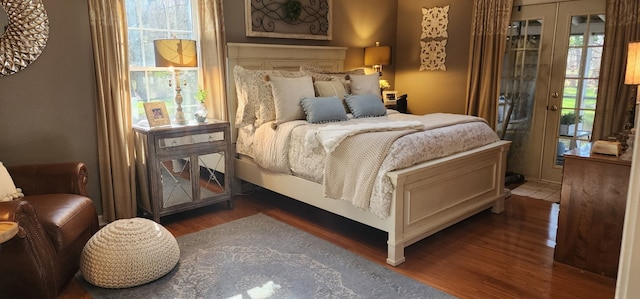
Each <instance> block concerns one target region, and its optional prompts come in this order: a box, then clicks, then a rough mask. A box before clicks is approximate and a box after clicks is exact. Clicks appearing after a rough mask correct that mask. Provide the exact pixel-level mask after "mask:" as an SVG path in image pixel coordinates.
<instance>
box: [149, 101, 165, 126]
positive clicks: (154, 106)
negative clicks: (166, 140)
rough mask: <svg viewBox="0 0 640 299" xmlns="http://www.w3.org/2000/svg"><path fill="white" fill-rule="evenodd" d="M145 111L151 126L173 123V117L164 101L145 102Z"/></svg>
mask: <svg viewBox="0 0 640 299" xmlns="http://www.w3.org/2000/svg"><path fill="white" fill-rule="evenodd" d="M144 112H145V114H146V115H147V120H148V121H149V127H158V126H166V125H170V124H171V118H170V117H169V113H168V112H167V105H165V104H164V102H146V103H144Z"/></svg>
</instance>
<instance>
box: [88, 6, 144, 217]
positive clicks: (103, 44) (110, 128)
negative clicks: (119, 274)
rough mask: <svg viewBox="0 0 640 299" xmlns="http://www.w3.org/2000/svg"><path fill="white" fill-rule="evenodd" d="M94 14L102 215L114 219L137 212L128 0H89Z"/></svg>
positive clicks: (91, 18)
mask: <svg viewBox="0 0 640 299" xmlns="http://www.w3.org/2000/svg"><path fill="white" fill-rule="evenodd" d="M89 15H90V22H91V39H92V43H93V57H94V58H93V59H94V64H95V70H96V86H97V99H96V101H97V105H96V107H97V108H96V109H97V110H96V119H97V122H98V160H99V167H100V169H99V173H100V189H101V195H102V215H103V217H104V220H105V221H107V222H111V221H114V220H116V219H121V218H131V217H135V216H136V200H135V199H136V196H135V194H136V185H135V168H134V167H135V165H134V163H133V162H134V160H133V157H134V147H133V146H134V145H133V132H132V127H131V107H130V92H129V61H128V54H127V46H126V45H127V24H126V11H125V4H124V1H122V0H116V1H104V0H89Z"/></svg>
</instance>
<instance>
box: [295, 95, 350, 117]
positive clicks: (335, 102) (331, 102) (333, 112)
mask: <svg viewBox="0 0 640 299" xmlns="http://www.w3.org/2000/svg"><path fill="white" fill-rule="evenodd" d="M300 104H301V105H302V110H304V114H305V115H306V116H307V121H308V122H310V123H312V124H319V123H326V122H333V121H343V120H347V113H346V112H345V111H344V106H343V105H342V101H341V100H340V99H339V98H338V97H324V98H305V99H302V100H301V101H300Z"/></svg>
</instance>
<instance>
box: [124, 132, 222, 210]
mask: <svg viewBox="0 0 640 299" xmlns="http://www.w3.org/2000/svg"><path fill="white" fill-rule="evenodd" d="M133 130H134V138H135V150H136V170H137V172H138V180H139V184H138V186H139V187H140V194H141V196H140V198H139V199H138V206H139V207H140V208H141V209H142V210H143V211H144V212H146V213H148V214H149V215H150V216H151V217H152V218H153V220H154V221H156V222H159V221H160V217H161V216H165V215H169V214H173V213H177V212H182V211H186V210H191V209H195V208H199V207H202V206H206V205H211V204H215V203H220V202H227V205H228V207H229V208H233V201H232V197H231V181H232V178H233V164H232V145H231V135H230V125H229V122H226V121H213V122H209V123H204V124H189V125H184V126H175V125H173V126H163V127H154V128H150V127H142V126H134V127H133Z"/></svg>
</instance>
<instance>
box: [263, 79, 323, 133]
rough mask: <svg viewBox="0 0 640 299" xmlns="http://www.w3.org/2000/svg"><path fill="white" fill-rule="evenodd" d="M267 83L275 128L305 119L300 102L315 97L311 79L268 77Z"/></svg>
mask: <svg viewBox="0 0 640 299" xmlns="http://www.w3.org/2000/svg"><path fill="white" fill-rule="evenodd" d="M269 83H270V84H271V91H272V92H273V101H274V103H275V108H276V121H275V124H276V126H277V125H279V124H282V123H285V122H288V121H292V120H297V119H305V115H304V110H302V106H301V105H300V100H302V99H304V98H313V97H314V96H315V92H314V91H313V80H312V79H311V77H310V76H304V77H300V78H284V77H270V78H269Z"/></svg>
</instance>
